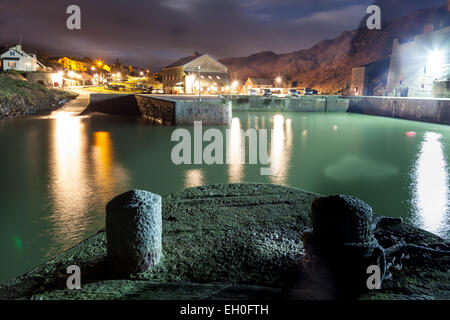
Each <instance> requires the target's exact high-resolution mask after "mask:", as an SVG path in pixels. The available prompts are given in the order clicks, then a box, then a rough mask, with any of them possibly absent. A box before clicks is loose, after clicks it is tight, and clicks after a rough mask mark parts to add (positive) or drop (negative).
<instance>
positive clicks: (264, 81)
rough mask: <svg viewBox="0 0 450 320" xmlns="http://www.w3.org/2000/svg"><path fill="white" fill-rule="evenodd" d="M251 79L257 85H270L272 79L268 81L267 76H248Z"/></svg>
mask: <svg viewBox="0 0 450 320" xmlns="http://www.w3.org/2000/svg"><path fill="white" fill-rule="evenodd" d="M249 79H250V80H251V82H252V83H253V84H255V85H259V86H271V85H273V84H272V81H270V80H269V79H267V78H249Z"/></svg>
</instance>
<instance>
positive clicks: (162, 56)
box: [0, 0, 446, 71]
mask: <svg viewBox="0 0 450 320" xmlns="http://www.w3.org/2000/svg"><path fill="white" fill-rule="evenodd" d="M71 4H77V5H79V6H80V7H81V14H82V19H81V23H82V25H81V28H82V29H81V30H79V31H69V30H68V29H67V28H66V19H67V17H68V15H67V14H66V9H67V7H68V6H69V5H71ZM370 4H373V1H368V0H360V1H354V0H248V1H244V0H241V1H239V0H147V1H144V0H126V1H123V0H120V1H119V0H69V1H67V0H0V44H3V45H6V44H9V45H11V44H15V43H16V42H18V40H19V39H20V36H22V42H23V44H24V47H25V48H36V49H40V50H44V51H46V52H47V53H48V54H49V55H69V56H82V57H84V56H89V57H91V58H103V59H106V60H107V61H113V60H114V59H115V58H119V59H120V60H121V61H122V62H123V63H127V64H134V65H138V66H150V67H152V69H154V70H155V71H156V70H157V69H159V68H160V67H163V66H165V65H167V64H169V63H171V62H173V61H174V60H176V59H178V58H180V57H183V56H186V55H190V54H192V52H193V51H194V50H198V51H200V52H208V53H210V54H211V55H213V56H214V57H216V58H225V57H233V56H247V55H250V54H253V53H257V52H260V51H268V50H270V51H274V52H276V53H287V52H290V51H295V50H299V49H304V48H309V47H311V46H312V45H314V44H315V43H317V42H319V41H320V40H323V39H326V38H333V37H334V36H336V35H338V34H339V33H341V32H343V31H346V30H351V29H355V28H356V27H357V26H358V25H359V24H360V23H361V20H362V19H363V18H364V16H365V11H366V9H367V7H368V6H369V5H370ZM377 4H380V6H381V8H382V17H383V20H387V19H391V18H392V17H394V16H399V15H403V14H406V13H408V12H410V11H413V10H415V9H418V8H423V7H429V8H431V7H439V6H444V5H446V0H428V1H426V2H425V1H423V0H395V1H392V0H389V1H378V2H377Z"/></svg>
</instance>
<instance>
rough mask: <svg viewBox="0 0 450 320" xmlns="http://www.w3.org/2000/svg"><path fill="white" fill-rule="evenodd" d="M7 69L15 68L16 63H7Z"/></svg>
mask: <svg viewBox="0 0 450 320" xmlns="http://www.w3.org/2000/svg"><path fill="white" fill-rule="evenodd" d="M8 67H10V68H16V62H15V61H9V62H8Z"/></svg>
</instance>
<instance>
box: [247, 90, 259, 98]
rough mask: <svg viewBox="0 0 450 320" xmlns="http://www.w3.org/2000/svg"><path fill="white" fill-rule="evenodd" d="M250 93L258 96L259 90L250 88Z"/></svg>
mask: <svg viewBox="0 0 450 320" xmlns="http://www.w3.org/2000/svg"><path fill="white" fill-rule="evenodd" d="M248 94H249V95H251V96H256V95H257V94H258V91H256V90H255V89H250V90H249V91H248Z"/></svg>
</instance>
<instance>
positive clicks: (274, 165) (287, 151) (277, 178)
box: [270, 115, 292, 185]
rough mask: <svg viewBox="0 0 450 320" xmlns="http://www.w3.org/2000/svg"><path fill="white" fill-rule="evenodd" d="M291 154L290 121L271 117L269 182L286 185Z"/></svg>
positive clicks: (278, 116)
mask: <svg viewBox="0 0 450 320" xmlns="http://www.w3.org/2000/svg"><path fill="white" fill-rule="evenodd" d="M291 152H292V120H291V119H285V118H284V116H282V115H276V116H274V117H273V129H272V136H271V142H270V168H271V171H272V173H273V174H272V175H271V176H270V180H271V182H272V183H275V184H282V185H286V184H287V176H288V171H289V163H290V160H291Z"/></svg>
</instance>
